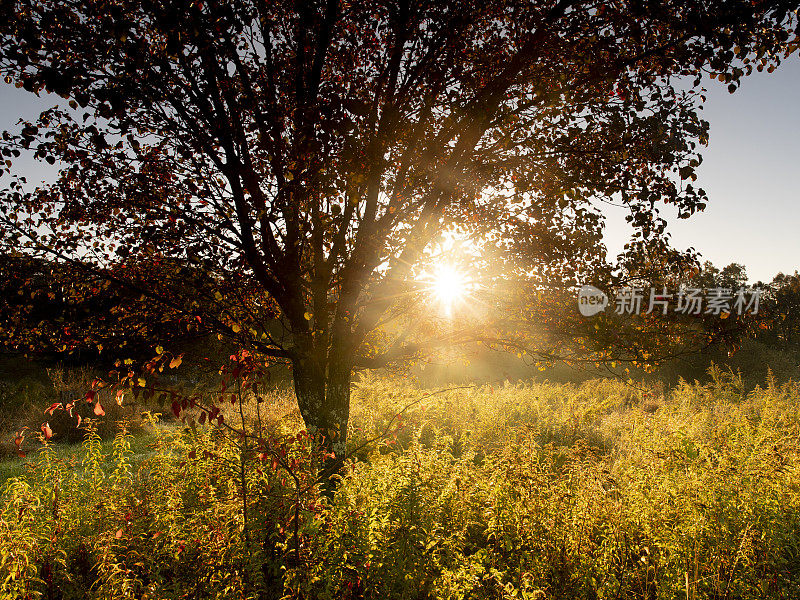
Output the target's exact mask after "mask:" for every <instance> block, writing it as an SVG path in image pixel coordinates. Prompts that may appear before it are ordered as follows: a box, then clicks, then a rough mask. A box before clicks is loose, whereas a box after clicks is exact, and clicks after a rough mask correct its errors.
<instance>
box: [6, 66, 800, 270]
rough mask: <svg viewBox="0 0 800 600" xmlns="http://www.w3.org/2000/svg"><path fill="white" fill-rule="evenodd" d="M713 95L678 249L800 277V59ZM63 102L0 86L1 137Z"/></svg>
mask: <svg viewBox="0 0 800 600" xmlns="http://www.w3.org/2000/svg"><path fill="white" fill-rule="evenodd" d="M706 87H707V89H708V101H707V102H706V105H705V118H706V119H707V120H708V121H709V122H710V124H711V132H710V143H709V146H708V147H707V148H705V149H704V150H703V158H704V160H703V164H702V165H701V166H700V168H699V169H698V171H697V174H698V180H697V183H696V184H697V185H699V186H700V187H702V188H704V189H705V190H706V192H708V196H709V204H708V207H707V208H706V210H705V212H703V213H699V214H697V215H695V216H693V217H692V218H691V219H688V220H678V219H675V218H673V217H674V211H673V210H669V211H665V212H664V216H665V217H669V221H670V231H671V232H672V236H673V238H672V239H673V244H674V245H675V246H676V247H678V248H687V247H690V246H691V247H694V248H695V249H697V250H698V251H699V252H700V253H701V254H702V256H703V258H704V259H707V260H710V261H711V262H713V263H714V264H715V265H717V266H718V267H722V266H725V265H727V264H729V263H731V262H738V263H742V264H744V265H745V267H747V273H748V275H749V276H750V280H751V281H757V280H762V281H769V280H771V279H772V277H773V276H774V275H775V274H776V273H778V272H779V271H783V272H794V271H795V270H796V269H797V270H800V57H798V56H797V55H796V54H795V55H793V56H791V57H790V58H789V59H788V60H787V61H785V62H784V63H783V64H782V65H781V66H780V67H779V68H778V69H777V70H776V71H775V72H774V73H772V74H767V73H753V75H751V76H750V77H747V78H745V79H744V80H743V84H742V87H741V88H740V89H739V90H738V91H737V92H736V93H734V94H729V93H728V91H727V89H726V86H725V85H722V84H720V83H719V82H716V81H711V80H709V81H708V84H707V86H706ZM58 100H59V98H57V97H54V96H48V95H47V94H43V95H42V98H36V97H35V96H34V95H32V94H29V93H27V92H23V91H20V90H17V89H15V88H14V87H13V86H10V85H6V84H4V83H0V130H3V129H8V128H12V129H15V128H13V124H14V123H15V121H16V120H17V118H19V117H20V116H23V117H26V118H28V119H31V120H32V119H34V118H35V117H36V116H37V115H38V113H39V111H41V110H42V109H44V108H48V107H50V106H52V105H53V104H54V103H56V101H58ZM18 166H19V167H20V168H21V169H23V173H24V174H25V175H26V176H27V177H28V179H29V181H31V182H39V181H42V180H45V179H47V178H49V177H52V176H53V174H54V172H55V169H54V168H53V167H50V166H49V165H47V164H46V163H36V164H35V165H31V164H29V163H28V164H24V163H22V162H21V161H20V163H19V165H18ZM4 183H5V182H3V181H0V185H2V184H4ZM607 215H608V221H607V233H606V242H607V244H608V247H609V251H610V253H611V255H612V256H613V255H615V254H616V253H618V252H619V251H620V250H621V249H622V245H623V244H624V243H625V241H626V239H627V235H628V232H629V229H628V226H627V224H626V223H625V221H624V215H625V213H624V211H622V210H617V209H613V208H609V209H608V210H607Z"/></svg>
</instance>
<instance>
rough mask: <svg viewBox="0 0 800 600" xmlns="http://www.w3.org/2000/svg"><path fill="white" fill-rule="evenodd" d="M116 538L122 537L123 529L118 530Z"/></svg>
mask: <svg viewBox="0 0 800 600" xmlns="http://www.w3.org/2000/svg"><path fill="white" fill-rule="evenodd" d="M114 537H115V538H117V539H120V538H121V537H122V529H117V533H115V534H114Z"/></svg>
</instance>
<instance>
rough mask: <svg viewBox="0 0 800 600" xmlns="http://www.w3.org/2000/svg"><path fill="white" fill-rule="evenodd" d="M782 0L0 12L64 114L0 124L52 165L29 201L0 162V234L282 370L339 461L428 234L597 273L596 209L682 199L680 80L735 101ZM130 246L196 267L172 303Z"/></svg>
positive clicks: (385, 356)
mask: <svg viewBox="0 0 800 600" xmlns="http://www.w3.org/2000/svg"><path fill="white" fill-rule="evenodd" d="M796 10H797V3H793V2H766V1H756V2H750V1H748V2H744V1H734V2H696V1H691V0H690V1H685V2H676V3H653V2H640V1H632V2H629V3H623V2H617V3H596V2H593V1H588V2H586V1H582V0H578V1H571V0H559V1H557V2H538V1H531V0H527V1H517V0H509V1H503V2H492V3H487V4H486V5H485V6H476V5H474V4H473V3H469V2H460V1H447V2H443V1H438V0H433V1H431V2H417V1H387V2H375V3H365V4H360V3H355V4H353V3H341V2H338V1H337V0H326V1H325V2H321V1H311V2H298V3H283V2H281V3H267V2H260V1H237V2H219V1H216V0H210V1H200V0H194V1H191V2H189V1H186V2H180V1H166V2H152V1H149V0H114V1H98V2H88V1H81V0H72V1H69V2H59V3H52V2H44V1H40V0H19V1H17V2H14V3H5V4H4V5H3V9H2V14H0V17H2V18H1V19H0V41H2V43H1V44H0V48H2V50H0V70H1V71H2V74H3V75H4V76H5V77H6V81H7V82H14V83H15V84H16V85H18V86H21V87H23V88H24V89H26V90H29V91H31V92H33V93H40V92H42V91H47V92H52V93H55V94H58V95H60V96H62V97H63V98H65V99H68V100H69V106H70V108H69V109H68V108H66V107H65V106H62V107H61V108H54V109H53V110H50V111H47V112H45V113H43V114H42V116H41V117H40V118H39V119H38V121H37V122H35V123H24V124H23V127H22V129H21V131H20V132H19V133H16V134H11V133H5V134H4V136H3V147H2V152H3V154H4V155H5V157H6V158H8V160H9V161H11V159H12V158H14V157H16V156H19V155H20V153H21V152H25V151H30V152H33V153H34V154H35V156H36V157H38V158H39V159H41V160H45V161H48V162H50V163H51V164H53V163H55V162H56V161H58V162H59V164H60V165H61V166H62V169H61V175H60V177H59V179H58V181H57V182H56V183H54V184H53V185H50V186H45V187H43V188H41V189H38V190H36V191H34V192H28V191H25V187H24V185H23V182H20V181H18V180H17V179H14V178H13V177H12V166H11V164H10V162H9V163H6V165H7V167H6V168H5V176H6V178H7V181H8V179H9V178H11V179H12V181H11V182H9V183H8V185H7V186H6V187H5V189H4V191H3V195H2V204H1V205H0V206H1V208H0V222H2V228H3V230H4V234H5V236H4V239H3V242H2V243H3V246H4V248H6V249H15V250H17V251H24V252H27V253H29V254H31V255H48V256H50V257H52V258H55V259H57V260H60V261H67V262H70V263H72V264H73V265H75V266H77V267H79V268H80V269H82V270H84V271H85V272H92V273H95V274H97V273H105V275H106V276H107V277H109V278H111V280H112V281H113V283H114V285H118V286H123V287H124V286H128V285H133V286H135V287H136V288H137V289H141V290H142V293H144V294H145V295H146V296H147V297H149V298H150V299H151V300H152V302H154V303H156V304H157V305H158V306H165V307H168V308H169V309H170V310H175V311H179V312H182V313H184V314H187V315H189V316H191V317H192V318H196V319H198V320H200V321H202V322H203V323H204V325H205V326H207V327H210V328H212V329H213V330H215V331H216V332H218V333H219V334H221V335H224V336H227V337H229V338H231V339H233V340H235V341H237V342H238V343H241V344H245V345H247V346H249V347H251V348H252V349H254V350H256V351H258V352H259V353H261V354H262V355H267V356H272V357H274V359H275V360H282V361H286V362H288V363H290V364H291V366H292V369H293V374H294V384H295V388H296V392H297V399H298V403H299V407H300V410H301V413H302V415H303V418H304V419H305V422H306V424H307V426H308V428H309V430H311V431H314V432H319V433H321V434H323V436H324V437H325V439H326V440H328V443H329V444H332V446H331V447H332V448H333V449H334V450H335V451H336V452H339V453H341V450H342V448H343V442H344V437H345V435H346V428H347V423H348V414H349V388H350V378H351V373H352V372H353V370H354V369H356V368H359V367H364V366H378V365H382V364H388V363H390V362H391V361H393V360H396V359H398V358H402V357H403V356H405V355H408V354H409V353H414V352H417V351H419V349H420V348H423V347H424V344H421V343H420V342H419V340H417V341H416V342H414V343H411V342H410V341H409V334H408V332H407V328H404V327H397V328H395V329H393V330H392V329H386V328H382V325H383V323H384V320H385V318H386V317H387V315H389V316H390V317H392V316H395V312H394V311H395V310H397V307H398V306H403V305H405V307H406V308H408V304H409V303H411V304H414V302H413V301H412V300H411V299H412V298H416V299H417V300H416V302H417V303H418V301H419V293H420V289H421V286H420V285H419V284H418V283H417V282H418V279H417V278H418V276H419V273H420V269H421V268H422V267H421V265H424V263H425V262H426V261H427V262H430V261H431V260H432V259H433V255H432V254H431V251H430V249H431V248H434V247H435V244H436V241H437V239H439V236H440V235H441V234H442V232H446V231H451V230H453V229H455V228H457V229H458V231H460V232H461V234H462V236H463V237H464V238H465V239H468V240H470V241H471V244H472V247H473V248H479V249H480V251H481V254H480V256H481V257H482V258H481V260H482V261H488V260H489V257H492V258H494V259H496V261H495V264H494V265H493V266H492V267H491V268H492V270H491V271H490V270H488V268H489V265H488V264H486V265H482V268H483V267H485V268H486V270H485V271H484V272H485V273H488V276H487V279H488V281H487V282H484V283H491V281H493V280H498V279H500V278H504V280H506V281H508V280H509V278H511V277H517V278H520V279H526V280H528V281H530V280H534V281H535V282H538V283H540V284H543V283H547V282H550V281H558V282H559V283H561V284H563V285H565V286H569V285H571V284H574V283H576V282H578V281H587V280H592V279H596V278H597V277H601V276H602V274H603V273H607V272H608V265H607V264H606V262H605V253H604V251H603V249H602V243H601V232H602V216H601V214H600V212H599V210H598V208H597V206H598V203H599V202H602V201H607V200H610V199H613V200H617V201H620V202H624V203H625V204H626V205H627V206H628V207H629V208H630V211H631V212H630V220H631V222H632V223H633V225H634V226H635V227H636V228H637V231H638V236H639V240H640V241H641V242H642V243H645V242H647V243H649V242H650V241H652V240H658V239H663V238H664V236H665V235H666V234H665V223H664V221H663V220H662V219H661V218H660V217H659V216H658V211H657V205H658V204H659V203H662V202H663V203H668V204H672V205H675V206H676V207H677V208H678V211H679V214H680V216H682V217H687V216H689V215H691V214H692V213H693V212H695V211H697V210H702V208H703V207H704V205H705V202H706V197H705V193H704V192H703V190H702V189H699V188H696V187H694V186H693V185H692V184H691V183H690V181H694V180H695V175H694V169H695V167H696V166H697V165H698V164H699V162H700V160H701V159H700V156H699V155H698V147H699V146H700V145H703V144H704V143H705V142H706V140H707V130H708V125H707V123H705V122H704V121H703V120H702V119H701V118H700V117H699V113H698V110H699V107H700V106H701V105H702V101H703V96H702V89H701V88H700V84H701V83H702V77H703V75H704V74H708V75H710V76H711V77H712V78H717V79H719V80H720V81H722V82H724V83H725V84H727V85H728V86H729V87H730V89H731V91H733V90H735V88H736V87H737V86H738V84H739V81H740V79H741V77H742V76H744V75H745V74H746V73H749V72H751V71H752V70H753V68H757V69H759V70H761V69H762V68H764V67H766V68H768V69H769V70H771V69H773V68H774V66H775V65H776V64H778V63H779V62H780V59H781V56H780V53H781V52H784V51H786V52H791V51H794V50H796V49H797V41H796V38H795V39H794V40H793V41H791V38H792V35H793V34H794V32H795V31H796V28H797V13H796ZM692 81H693V86H692ZM686 87H688V88H689V89H688V90H687V89H684V88H686ZM145 257H146V258H148V259H149V260H154V259H155V260H164V261H168V260H172V261H182V262H183V263H185V264H193V265H195V266H201V267H202V269H203V270H204V272H205V273H206V274H207V276H206V277H205V278H203V279H202V281H197V282H196V285H193V286H192V287H193V290H192V292H191V293H186V290H187V289H188V287H189V286H186V285H184V284H182V283H181V282H180V281H179V280H180V278H181V277H182V275H181V270H180V269H172V270H171V271H170V275H169V276H168V277H163V278H161V279H153V278H151V279H149V280H141V279H137V278H136V277H135V276H133V277H132V278H131V279H128V278H127V276H123V275H122V274H121V273H123V272H124V267H125V265H127V264H135V263H136V261H140V260H142V259H144V258H145ZM112 266H114V268H113V269H112V268H111V267H112ZM120 267H123V269H120ZM112 273H114V274H115V275H113V276H112ZM533 288H535V286H533V285H531V289H533ZM415 294H416V296H415ZM398 314H399V313H398ZM429 329H430V328H429ZM414 331H415V334H414V335H416V336H419V335H421V334H422V333H424V332H425V331H427V330H426V328H425V327H420V326H418V324H417V323H414ZM432 331H433V333H434V334H437V330H436V328H435V327H434V328H433V329H432ZM376 332H382V333H380V335H378V334H376Z"/></svg>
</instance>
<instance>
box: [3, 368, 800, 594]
mask: <svg viewBox="0 0 800 600" xmlns="http://www.w3.org/2000/svg"><path fill="white" fill-rule="evenodd" d="M432 392H435V393H432ZM352 401H353V408H352V418H351V431H350V439H349V447H350V448H351V450H352V451H353V456H352V457H351V458H350V459H348V461H347V464H346V467H345V469H344V471H343V472H342V474H341V477H340V479H339V481H338V485H337V487H336V490H335V492H334V493H333V494H326V493H324V491H321V490H320V489H319V486H318V485H314V477H313V475H314V473H315V471H314V464H315V462H314V456H313V455H314V448H313V445H312V444H311V443H310V440H309V438H308V437H307V436H304V435H303V434H302V422H301V420H300V417H299V414H298V412H297V410H296V408H295V404H294V400H293V396H292V393H291V392H290V391H286V390H280V389H276V390H274V391H273V392H272V393H271V394H270V395H269V396H268V397H267V398H266V401H265V402H263V403H261V404H257V403H256V402H255V401H254V400H253V399H249V400H248V401H247V402H246V403H245V405H244V408H245V410H244V411H242V413H241V415H240V417H241V418H242V419H245V420H247V421H250V422H251V424H252V423H254V422H255V420H254V419H255V418H256V414H257V416H258V417H259V419H258V423H259V426H260V427H263V428H264V429H265V430H268V432H269V436H270V439H272V440H274V441H275V446H274V447H273V448H272V449H271V450H270V451H269V452H264V451H259V450H258V449H257V448H255V447H251V446H249V445H248V440H247V439H244V440H243V439H241V438H237V437H236V436H231V435H229V432H226V430H225V429H224V428H219V427H209V426H208V425H207V424H206V425H204V426H200V425H197V426H192V427H190V426H186V425H185V424H183V423H180V422H178V421H175V420H169V419H167V418H166V417H164V415H159V414H158V413H157V411H155V410H154V411H152V412H145V414H144V417H143V418H144V420H145V423H144V424H141V423H138V421H137V423H133V422H132V421H131V419H133V418H134V416H135V417H136V418H137V419H139V418H140V416H139V414H138V412H139V411H138V410H137V411H136V412H137V414H136V415H133V414H132V412H133V411H131V412H124V411H122V412H121V413H120V414H118V415H116V416H115V419H114V420H112V419H111V418H110V417H111V416H112V415H109V416H107V418H106V423H104V424H102V427H100V428H99V429H98V427H99V426H100V424H99V423H98V422H97V421H91V420H89V421H88V423H84V425H83V428H82V430H81V435H83V436H84V440H83V442H82V444H80V445H75V444H70V443H69V440H64V441H61V442H58V443H53V442H52V441H50V442H48V441H46V440H44V441H41V442H39V443H38V449H36V450H34V451H29V452H28V456H27V457H26V458H25V459H19V458H17V457H16V456H9V457H7V458H6V459H5V460H4V462H3V469H2V474H3V475H2V476H3V477H5V481H4V482H3V483H2V497H1V499H0V597H1V598H8V599H28V598H51V599H52V598H63V599H68V598H97V599H112V598H141V599H157V598H158V599H160V598H176V599H177V598H192V599H194V598H198V599H199V598H231V599H233V598H237V599H239V598H264V599H276V600H277V599H279V598H287V599H288V598H304V599H308V600H317V599H319V600H327V599H334V598H336V599H353V600H355V599H358V598H364V599H367V598H369V599H376V600H377V599H398V600H399V599H403V600H406V599H419V600H422V599H434V598H435V599H443V600H444V599H454V600H455V599H470V600H484V599H509V600H510V599H526V600H530V599H538V600H543V599H555V598H562V599H568V598H569V599H572V598H574V599H578V598H581V599H585V598H597V599H604V600H606V599H608V600H611V599H622V598H630V599H633V598H637V599H656V598H658V599H674V598H686V599H688V600H695V599H731V600H733V599H745V598H796V597H800V470H798V467H800V437H799V436H800V413H799V412H798V407H799V406H800V404H799V401H800V384H797V383H794V382H791V381H790V382H789V383H785V384H780V385H779V384H777V383H776V382H775V380H774V379H772V378H768V380H767V384H766V385H765V386H760V387H755V388H754V389H751V390H748V389H747V388H746V387H745V386H744V384H743V383H742V381H741V379H740V378H739V377H738V376H736V375H735V374H733V373H732V372H723V371H720V370H719V369H713V370H712V372H711V378H710V380H709V382H707V383H703V384H701V383H697V382H695V383H689V382H686V381H681V382H679V383H678V385H676V386H674V387H672V388H669V389H667V388H665V387H664V386H661V385H652V384H649V385H647V386H641V385H629V384H626V383H624V382H621V381H617V380H611V379H597V380H591V381H587V382H584V383H581V384H554V383H548V382H540V383H525V384H522V383H520V384H510V383H506V384H504V385H499V386H498V385H483V386H466V387H463V388H459V389H450V390H448V389H437V390H430V389H427V390H425V389H420V388H419V387H416V386H414V385H413V384H411V383H410V382H408V381H406V380H402V379H391V378H383V377H375V376H364V377H361V378H360V379H359V381H358V382H357V383H356V384H355V385H354V388H353V400H352ZM404 407H409V408H408V409H407V410H406V411H405V412H403V413H402V415H400V417H398V412H399V411H400V410H401V409H403V408H404ZM162 412H163V411H162ZM235 418H236V415H235V414H231V415H230V419H235ZM103 428H105V431H113V430H114V428H116V433H115V434H114V435H113V436H108V435H105V434H104V435H103V436H101V435H100V433H103V431H104V430H103ZM98 431H99V432H100V433H98ZM130 431H134V432H135V435H133V434H131V433H130ZM384 432H388V433H386V435H382V434H383V433H384ZM104 438H107V439H104ZM373 438H377V439H375V440H374V441H373V442H371V443H365V442H368V441H369V440H372V439H373Z"/></svg>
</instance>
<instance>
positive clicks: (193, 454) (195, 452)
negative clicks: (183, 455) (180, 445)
mask: <svg viewBox="0 0 800 600" xmlns="http://www.w3.org/2000/svg"><path fill="white" fill-rule="evenodd" d="M187 456H188V457H189V458H197V451H195V450H192V451H191V452H189V454H188V455H187Z"/></svg>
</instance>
